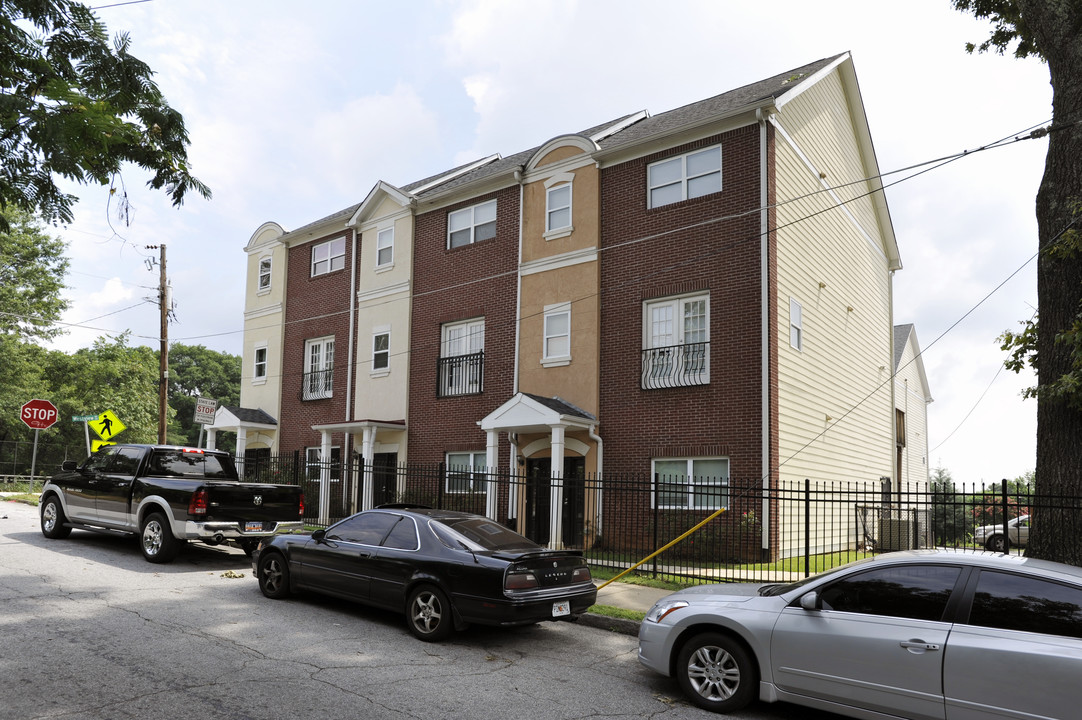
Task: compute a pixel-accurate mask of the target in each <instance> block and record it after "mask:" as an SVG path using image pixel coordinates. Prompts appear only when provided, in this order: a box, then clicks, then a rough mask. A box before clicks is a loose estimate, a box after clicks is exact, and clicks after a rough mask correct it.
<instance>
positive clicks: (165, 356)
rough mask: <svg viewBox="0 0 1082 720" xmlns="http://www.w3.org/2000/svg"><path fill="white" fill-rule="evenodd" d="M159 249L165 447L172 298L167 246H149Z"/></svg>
mask: <svg viewBox="0 0 1082 720" xmlns="http://www.w3.org/2000/svg"><path fill="white" fill-rule="evenodd" d="M155 248H158V249H160V250H161V259H160V260H159V261H158V265H159V269H160V271H161V273H160V279H159V281H158V307H159V308H160V310H161V333H160V335H159V338H160V341H161V350H160V351H159V353H158V369H159V373H158V444H159V445H164V444H165V442H166V434H167V432H168V423H167V420H168V417H169V414H168V412H169V310H170V307H169V306H170V303H171V298H170V297H169V283H168V281H167V280H166V277H165V245H161V246H157V245H148V246H147V249H148V250H153V249H155Z"/></svg>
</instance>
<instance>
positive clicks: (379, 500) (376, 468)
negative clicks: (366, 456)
mask: <svg viewBox="0 0 1082 720" xmlns="http://www.w3.org/2000/svg"><path fill="white" fill-rule="evenodd" d="M397 495H398V453H376V454H375V455H373V456H372V503H373V506H374V507H379V506H380V505H387V504H389V503H393V502H394V501H395V498H396V497H397Z"/></svg>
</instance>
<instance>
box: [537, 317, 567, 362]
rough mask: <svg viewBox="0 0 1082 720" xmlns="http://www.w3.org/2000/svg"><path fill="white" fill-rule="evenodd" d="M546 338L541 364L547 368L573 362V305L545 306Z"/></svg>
mask: <svg viewBox="0 0 1082 720" xmlns="http://www.w3.org/2000/svg"><path fill="white" fill-rule="evenodd" d="M544 322H545V327H544V332H545V338H544V347H543V349H542V352H543V354H542V358H541V362H542V363H543V364H544V365H545V366H551V365H566V364H567V363H569V362H570V361H571V303H560V304H558V305H546V306H545V321H544Z"/></svg>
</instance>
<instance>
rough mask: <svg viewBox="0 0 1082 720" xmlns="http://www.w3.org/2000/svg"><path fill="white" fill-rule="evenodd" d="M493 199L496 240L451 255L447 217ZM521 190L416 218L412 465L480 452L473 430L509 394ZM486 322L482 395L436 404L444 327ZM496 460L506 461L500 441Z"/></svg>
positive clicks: (482, 441)
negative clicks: (479, 320)
mask: <svg viewBox="0 0 1082 720" xmlns="http://www.w3.org/2000/svg"><path fill="white" fill-rule="evenodd" d="M493 198H495V199H496V237H494V238H492V239H490V240H483V241H481V242H477V243H474V244H472V245H466V246H464V247H458V248H454V249H448V247H447V215H448V213H450V212H453V211H455V210H458V209H461V208H465V207H469V206H471V205H475V204H477V203H481V202H487V201H488V200H491V199H493ZM518 227H519V187H518V185H514V186H511V187H508V188H505V189H503V190H499V191H497V192H494V193H489V194H486V195H481V196H478V197H474V198H470V200H468V201H466V202H462V203H458V204H456V205H452V206H450V207H446V208H440V209H439V210H433V211H431V212H427V213H423V214H420V215H418V216H417V218H416V221H415V225H414V250H413V257H414V265H413V278H414V279H413V292H414V295H413V313H412V320H411V334H410V397H409V425H410V432H409V450H408V452H409V458H410V461H411V462H420V463H428V462H440V461H442V460H443V459H444V457H445V453H447V452H448V451H467V450H469V451H475V452H484V450H485V446H486V437H485V433H483V432H482V431H481V429H480V428H478V427H477V422H478V421H479V420H481V419H482V418H484V417H485V416H486V415H488V414H489V413H490V412H492V411H493V410H495V409H496V408H498V407H499V406H500V405H502V404H503V403H504V402H506V401H507V400H508V399H509V398H510V397H511V394H512V391H513V389H514V360H515V308H516V286H517V269H518V241H519V238H518V235H519V230H518ZM471 318H484V320H485V346H484V352H485V359H484V390H483V392H481V393H480V394H477V395H465V396H455V397H443V398H439V397H437V396H436V384H437V374H436V367H437V361H438V360H439V357H440V338H441V334H440V333H441V327H442V326H443V324H445V323H449V322H456V321H460V320H468V319H471ZM500 457H501V458H506V457H507V444H506V440H505V439H501V448H500Z"/></svg>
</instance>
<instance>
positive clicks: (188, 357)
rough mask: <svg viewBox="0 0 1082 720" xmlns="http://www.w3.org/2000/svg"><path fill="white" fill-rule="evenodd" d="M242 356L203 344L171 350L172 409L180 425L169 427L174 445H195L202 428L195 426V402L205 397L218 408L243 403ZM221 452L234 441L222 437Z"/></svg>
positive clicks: (170, 399) (176, 347) (170, 393)
mask: <svg viewBox="0 0 1082 720" xmlns="http://www.w3.org/2000/svg"><path fill="white" fill-rule="evenodd" d="M240 368H241V359H240V356H239V355H230V354H228V353H221V352H217V351H215V350H208V349H207V348H206V347H204V346H203V345H183V344H181V343H176V344H175V345H173V347H172V348H170V350H169V407H171V408H172V409H173V411H174V412H175V413H176V422H174V423H172V424H171V425H170V426H169V430H170V432H169V437H170V442H176V443H177V444H180V445H195V444H196V443H198V442H199V429H200V428H199V426H198V425H196V424H195V401H196V400H197V399H199V398H201V397H206V398H211V399H214V400H217V401H218V405H219V406H222V405H239V404H240ZM220 440H222V441H223V443H220V444H218V447H219V449H230V448H229V447H228V446H229V444H230V443H231V442H233V439H232V438H225V437H222V438H220Z"/></svg>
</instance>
